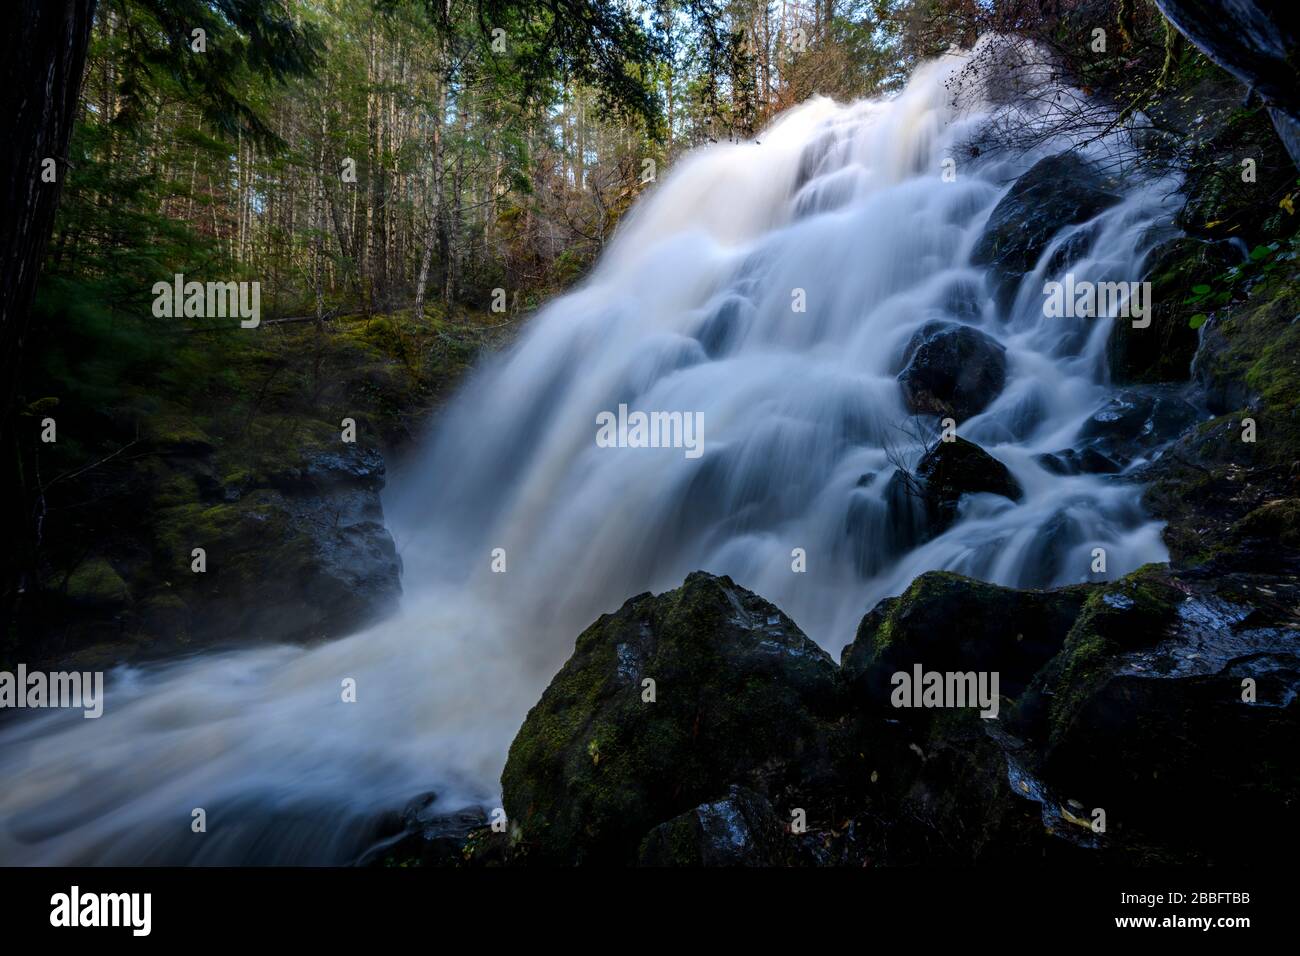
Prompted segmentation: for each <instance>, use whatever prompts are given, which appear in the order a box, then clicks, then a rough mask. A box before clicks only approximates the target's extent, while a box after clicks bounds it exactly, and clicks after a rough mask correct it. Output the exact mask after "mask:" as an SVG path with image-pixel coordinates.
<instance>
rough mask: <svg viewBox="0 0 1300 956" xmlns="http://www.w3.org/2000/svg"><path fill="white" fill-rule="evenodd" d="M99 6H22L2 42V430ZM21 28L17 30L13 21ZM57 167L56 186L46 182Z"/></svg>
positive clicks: (51, 0)
mask: <svg viewBox="0 0 1300 956" xmlns="http://www.w3.org/2000/svg"><path fill="white" fill-rule="evenodd" d="M94 11H95V3H94V0H17V8H16V9H11V11H10V14H9V16H10V21H11V22H10V25H9V28H8V29H6V30H4V31H3V32H4V39H3V40H0V62H3V63H4V88H3V90H0V104H3V106H2V107H0V121H2V125H3V128H4V130H5V136H6V139H7V143H6V146H5V149H4V150H3V151H0V182H3V186H4V190H5V201H4V214H3V215H2V216H0V261H3V262H4V264H5V267H4V270H3V271H0V389H3V395H0V400H2V401H3V410H2V411H0V414H3V422H4V424H5V425H7V424H8V422H9V421H10V417H11V413H12V410H13V409H12V404H13V397H14V384H15V378H16V373H17V369H18V363H19V353H20V351H21V349H22V342H23V337H24V334H25V333H26V330H27V322H28V318H29V316H30V313H31V306H32V299H33V298H34V297H35V294H36V277H37V275H38V274H39V273H40V268H41V259H42V257H43V255H44V253H45V245H46V243H47V242H49V239H50V233H51V231H52V230H53V228H54V210H55V208H56V207H57V206H58V203H59V193H60V192H61V190H62V189H63V180H64V178H65V177H66V176H67V174H68V165H67V154H68V140H69V138H70V136H71V134H72V126H73V122H74V121H75V119H76V116H77V104H78V98H79V96H80V93H81V80H82V74H83V73H84V72H85V67H86V47H87V44H88V42H89V40H90V27H91V24H92V22H93V21H94ZM15 14H16V19H17V21H18V22H17V23H13V22H12V20H13V19H14V18H15ZM47 158H49V159H53V160H54V165H55V169H56V173H57V178H56V179H55V181H54V182H43V181H42V179H41V173H42V163H43V161H44V160H45V159H47Z"/></svg>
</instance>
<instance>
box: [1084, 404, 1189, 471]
mask: <svg viewBox="0 0 1300 956" xmlns="http://www.w3.org/2000/svg"><path fill="white" fill-rule="evenodd" d="M1200 417H1201V416H1200V413H1199V412H1198V411H1197V410H1196V407H1195V406H1194V405H1192V404H1191V403H1190V402H1188V401H1187V400H1186V399H1185V398H1183V397H1182V395H1181V394H1179V392H1178V390H1176V389H1169V388H1160V387H1147V388H1131V389H1125V390H1123V391H1120V392H1117V393H1116V394H1115V395H1113V396H1112V397H1111V398H1109V399H1108V400H1107V401H1106V403H1105V404H1104V405H1102V406H1101V408H1099V409H1097V411H1095V412H1093V414H1092V415H1091V416H1089V417H1088V419H1087V420H1086V421H1085V422H1084V423H1083V425H1082V427H1081V428H1080V429H1079V441H1080V443H1081V449H1080V453H1082V451H1083V450H1086V449H1091V450H1092V451H1095V452H1098V453H1100V454H1102V455H1105V456H1106V457H1107V458H1109V459H1111V460H1112V461H1115V462H1117V463H1120V464H1126V463H1128V462H1129V461H1132V460H1133V459H1134V458H1136V457H1139V456H1140V455H1144V454H1147V453H1149V452H1151V451H1153V450H1155V449H1157V448H1159V447H1160V446H1161V445H1163V444H1165V443H1166V442H1170V441H1173V440H1174V439H1175V438H1177V437H1178V436H1179V435H1180V434H1182V433H1183V431H1184V430H1185V429H1187V428H1188V427H1189V426H1191V425H1192V424H1193V423H1194V422H1196V421H1197V419H1198V418H1200Z"/></svg>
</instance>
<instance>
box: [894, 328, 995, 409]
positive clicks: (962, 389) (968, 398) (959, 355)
mask: <svg viewBox="0 0 1300 956" xmlns="http://www.w3.org/2000/svg"><path fill="white" fill-rule="evenodd" d="M903 362H904V368H903V370H902V371H901V372H900V373H899V374H898V381H899V383H900V384H901V385H902V389H903V401H904V403H905V404H906V405H907V407H908V408H909V409H911V410H912V411H914V412H920V413H922V414H928V415H942V416H945V417H947V416H951V417H952V418H954V419H956V420H957V421H959V422H960V421H963V420H965V419H967V418H970V417H971V416H972V415H977V414H979V413H980V412H982V411H983V410H984V409H985V408H987V407H988V405H989V403H990V402H992V401H993V400H994V399H995V398H997V397H998V395H999V393H1001V391H1002V387H1003V386H1004V385H1005V384H1006V377H1007V359H1006V349H1005V348H1004V347H1003V346H1002V345H1001V344H1000V343H999V342H998V341H997V340H996V339H994V338H993V337H992V336H990V335H988V334H986V333H984V332H981V331H980V330H979V329H975V328H972V327H970V326H968V325H958V324H956V323H952V322H927V323H926V324H925V325H924V326H923V327H922V328H921V329H920V330H919V331H917V333H916V334H915V335H913V336H912V338H911V340H910V341H909V342H908V344H907V347H906V349H905V350H904V354H903Z"/></svg>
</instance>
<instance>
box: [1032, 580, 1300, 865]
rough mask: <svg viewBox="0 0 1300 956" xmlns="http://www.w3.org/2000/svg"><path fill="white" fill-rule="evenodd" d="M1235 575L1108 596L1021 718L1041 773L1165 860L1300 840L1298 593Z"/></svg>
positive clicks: (1095, 597) (1080, 624)
mask: <svg viewBox="0 0 1300 956" xmlns="http://www.w3.org/2000/svg"><path fill="white" fill-rule="evenodd" d="M1230 567H1231V565H1230V564H1221V565H1214V566H1207V567H1206V568H1204V569H1201V570H1199V571H1195V572H1190V571H1189V572H1171V571H1169V570H1168V569H1166V568H1162V567H1157V566H1149V567H1147V568H1145V569H1142V570H1141V571H1139V572H1136V573H1135V574H1132V575H1129V576H1128V577H1127V578H1125V579H1123V580H1121V581H1118V582H1115V583H1113V584H1109V585H1106V586H1105V587H1103V588H1101V589H1099V590H1097V591H1095V592H1094V593H1093V594H1092V595H1090V596H1089V598H1088V601H1087V603H1086V604H1085V605H1084V608H1083V611H1082V613H1081V614H1080V615H1079V618H1078V620H1077V621H1076V622H1075V625H1074V627H1073V628H1072V629H1071V632H1070V635H1069V637H1068V638H1067V640H1066V643H1065V646H1064V648H1063V649H1062V652H1061V654H1060V655H1058V657H1057V658H1056V659H1055V660H1053V661H1052V663H1051V664H1050V665H1049V666H1048V667H1047V668H1045V669H1044V671H1043V673H1042V674H1041V675H1040V676H1039V677H1038V678H1037V679H1036V680H1035V682H1034V685H1033V687H1032V688H1031V690H1030V691H1029V693H1028V694H1026V700H1025V702H1024V705H1023V707H1022V720H1023V722H1024V724H1025V726H1024V731H1025V732H1026V733H1029V734H1031V735H1033V736H1034V737H1035V738H1036V739H1037V740H1038V741H1039V742H1040V747H1042V750H1043V757H1042V760H1041V767H1042V771H1043V774H1044V775H1045V776H1046V777H1048V778H1049V779H1051V780H1053V781H1054V782H1055V783H1056V785H1057V786H1058V787H1060V788H1061V789H1062V790H1064V791H1065V792H1068V793H1070V794H1073V795H1075V796H1077V797H1078V798H1079V799H1080V800H1082V801H1083V802H1084V804H1085V805H1086V806H1088V807H1101V808H1103V809H1105V810H1106V813H1107V817H1108V819H1109V822H1110V826H1111V827H1112V829H1114V828H1119V829H1120V833H1121V835H1122V838H1123V839H1125V840H1128V841H1131V842H1135V843H1138V844H1141V845H1146V846H1151V847H1159V848H1163V849H1161V850H1160V851H1159V852H1160V853H1161V854H1163V853H1167V852H1169V851H1170V849H1171V848H1177V852H1180V853H1182V854H1185V855H1186V856H1187V857H1188V858H1197V857H1200V856H1201V855H1204V856H1205V857H1206V858H1214V857H1225V858H1231V857H1234V856H1235V857H1239V858H1240V857H1245V858H1249V857H1250V856H1251V855H1252V853H1253V852H1254V851H1257V850H1258V848H1259V847H1260V846H1261V845H1265V844H1269V843H1272V842H1274V841H1279V842H1282V843H1287V842H1289V841H1294V840H1295V839H1296V836H1297V827H1296V825H1295V823H1294V819H1293V818H1294V807H1295V801H1296V800H1297V799H1300V764H1298V763H1297V755H1296V747H1295V743H1296V741H1297V740H1300V641H1297V639H1296V634H1297V630H1296V628H1297V624H1300V618H1298V617H1297V613H1296V610H1295V608H1296V602H1297V598H1300V582H1297V579H1296V578H1295V576H1294V574H1290V575H1281V576H1279V575H1277V574H1266V575H1260V574H1253V573H1244V572H1240V571H1234V570H1230ZM1247 679H1249V680H1250V681H1253V682H1254V689H1253V693H1254V695H1255V696H1254V699H1253V701H1248V700H1246V699H1245V692H1246V684H1245V683H1244V682H1245V681H1246V680H1247ZM1189 794H1195V799H1194V800H1190V801H1189V800H1188V799H1187V798H1188V795H1189ZM1212 808H1222V811H1221V816H1215V815H1214V814H1215V813H1216V811H1215V810H1214V809H1212ZM1207 813H1208V814H1210V818H1211V819H1212V823H1210V820H1207V816H1206V814H1207ZM1207 824H1210V825H1207ZM1260 841H1263V843H1261V842H1260ZM1252 846H1253V847H1254V851H1252V849H1251V848H1252Z"/></svg>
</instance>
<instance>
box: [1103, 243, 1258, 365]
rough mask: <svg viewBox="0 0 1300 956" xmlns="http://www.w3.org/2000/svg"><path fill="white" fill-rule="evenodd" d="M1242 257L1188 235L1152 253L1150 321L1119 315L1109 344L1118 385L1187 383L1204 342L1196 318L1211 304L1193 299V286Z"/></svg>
mask: <svg viewBox="0 0 1300 956" xmlns="http://www.w3.org/2000/svg"><path fill="white" fill-rule="evenodd" d="M1240 261H1241V255H1240V253H1239V252H1237V251H1236V250H1234V249H1233V248H1232V247H1231V246H1229V245H1228V244H1227V243H1209V242H1202V241H1200V240H1197V239H1192V238H1189V237H1182V238H1178V239H1174V240H1172V241H1170V242H1167V243H1164V244H1162V245H1161V246H1159V247H1157V248H1156V249H1155V250H1154V251H1153V252H1152V253H1151V255H1149V256H1148V257H1147V268H1146V276H1145V280H1146V281H1148V282H1150V283H1151V297H1150V302H1149V303H1148V307H1149V308H1150V309H1151V314H1150V320H1151V324H1150V325H1149V326H1147V327H1146V328H1134V327H1133V322H1132V320H1130V319H1126V318H1117V319H1115V321H1114V326H1113V328H1112V329H1111V333H1110V338H1109V339H1108V340H1107V342H1106V360H1107V362H1108V364H1109V365H1110V374H1111V379H1112V380H1113V381H1115V382H1119V383H1130V382H1178V381H1186V380H1187V375H1188V370H1189V369H1190V368H1191V364H1192V357H1193V356H1194V355H1195V354H1196V347H1197V344H1198V342H1199V340H1200V336H1199V335H1198V333H1197V331H1196V330H1195V329H1193V328H1192V327H1191V324H1190V323H1191V319H1192V317H1193V316H1194V315H1196V314H1197V313H1198V312H1202V311H1204V310H1205V309H1207V308H1209V306H1208V305H1196V304H1191V303H1188V301H1187V300H1188V298H1189V297H1190V296H1191V294H1192V288H1193V287H1194V286H1197V285H1200V284H1207V285H1208V284H1211V283H1212V282H1213V281H1214V279H1215V277H1216V276H1219V275H1221V274H1222V273H1223V272H1224V271H1225V270H1227V269H1228V268H1230V267H1231V266H1233V265H1234V264H1236V263H1238V262H1240Z"/></svg>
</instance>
